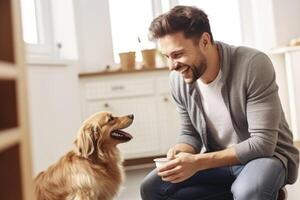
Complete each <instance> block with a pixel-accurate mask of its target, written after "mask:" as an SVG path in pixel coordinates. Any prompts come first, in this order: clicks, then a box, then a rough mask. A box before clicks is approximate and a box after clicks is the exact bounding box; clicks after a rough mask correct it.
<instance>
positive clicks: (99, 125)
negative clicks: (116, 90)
mask: <svg viewBox="0 0 300 200" xmlns="http://www.w3.org/2000/svg"><path fill="white" fill-rule="evenodd" d="M133 118H134V117H133V115H126V116H122V117H115V116H113V115H112V114H111V113H109V112H99V113H96V114H94V115H92V116H91V117H89V118H88V119H87V120H86V121H84V122H83V125H82V126H81V128H80V129H79V132H78V136H77V139H76V140H75V142H74V144H75V145H74V146H75V148H74V150H72V151H70V152H68V153H67V154H66V155H65V156H63V157H62V158H61V159H60V160H59V161H58V162H57V163H56V164H54V165H52V166H50V167H49V168H48V169H47V170H46V171H44V172H41V173H40V174H39V175H38V176H37V177H36V178H35V194H36V197H37V200H111V199H113V197H114V196H115V195H116V194H117V193H118V190H119V187H120V185H121V183H122V180H123V169H122V159H121V156H120V152H119V150H118V148H117V147H116V146H117V144H119V143H123V142H127V141H129V140H131V139H132V136H131V135H130V134H129V133H126V132H124V131H122V130H120V129H124V128H127V127H128V126H130V125H131V123H132V122H133Z"/></svg>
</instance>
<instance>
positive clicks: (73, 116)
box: [28, 64, 81, 174]
mask: <svg viewBox="0 0 300 200" xmlns="http://www.w3.org/2000/svg"><path fill="white" fill-rule="evenodd" d="M28 81H29V83H28V89H29V91H28V92H29V109H30V113H29V115H30V124H31V127H30V128H31V137H32V154H33V155H32V157H33V172H34V174H37V173H38V172H39V171H41V170H44V169H46V168H47V167H48V166H49V165H50V164H52V163H54V162H55V161H57V160H58V159H59V158H60V157H61V156H62V155H63V154H65V153H66V152H67V151H68V150H69V149H70V148H71V147H72V142H73V140H74V139H75V137H76V135H77V129H78V128H79V126H80V125H81V118H80V116H81V113H80V102H79V91H78V90H79V85H78V84H79V83H78V72H77V67H76V66H74V65H64V64H56V65H38V64H36V65H30V66H29V67H28Z"/></svg>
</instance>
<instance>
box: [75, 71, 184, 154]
mask: <svg viewBox="0 0 300 200" xmlns="http://www.w3.org/2000/svg"><path fill="white" fill-rule="evenodd" d="M168 74H169V72H168V71H167V70H157V71H156V70H150V71H145V72H142V71H141V72H138V73H124V74H122V73H119V74H109V73H107V74H105V75H101V74H99V75H89V76H81V78H80V91H81V97H80V98H81V105H82V120H84V119H85V118H87V117H88V116H89V115H91V114H92V113H94V112H98V111H103V110H107V111H110V112H112V113H114V114H115V115H126V114H134V116H135V118H134V122H133V124H132V125H131V126H130V127H129V128H128V129H126V130H127V131H128V132H130V133H131V134H132V135H133V137H134V138H133V140H131V141H130V142H128V143H124V144H121V145H119V147H120V149H121V151H122V153H123V155H124V157H125V159H134V158H143V157H151V156H158V155H162V154H165V153H166V152H167V150H168V148H169V147H170V146H171V145H174V144H175V141H176V137H177V135H178V133H179V127H180V122H179V116H178V113H177V111H176V107H175V105H174V104H173V102H172V99H171V96H170V89H169V80H168Z"/></svg>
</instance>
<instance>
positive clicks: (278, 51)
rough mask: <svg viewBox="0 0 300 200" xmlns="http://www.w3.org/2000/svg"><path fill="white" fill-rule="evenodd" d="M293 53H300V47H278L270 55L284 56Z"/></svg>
mask: <svg viewBox="0 0 300 200" xmlns="http://www.w3.org/2000/svg"><path fill="white" fill-rule="evenodd" d="M292 51H300V46H286V47H277V48H273V49H271V50H270V51H269V53H270V54H284V53H288V52H292Z"/></svg>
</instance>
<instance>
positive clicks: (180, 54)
mask: <svg viewBox="0 0 300 200" xmlns="http://www.w3.org/2000/svg"><path fill="white" fill-rule="evenodd" d="M181 56H182V53H176V54H174V55H173V58H180V57H181Z"/></svg>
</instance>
